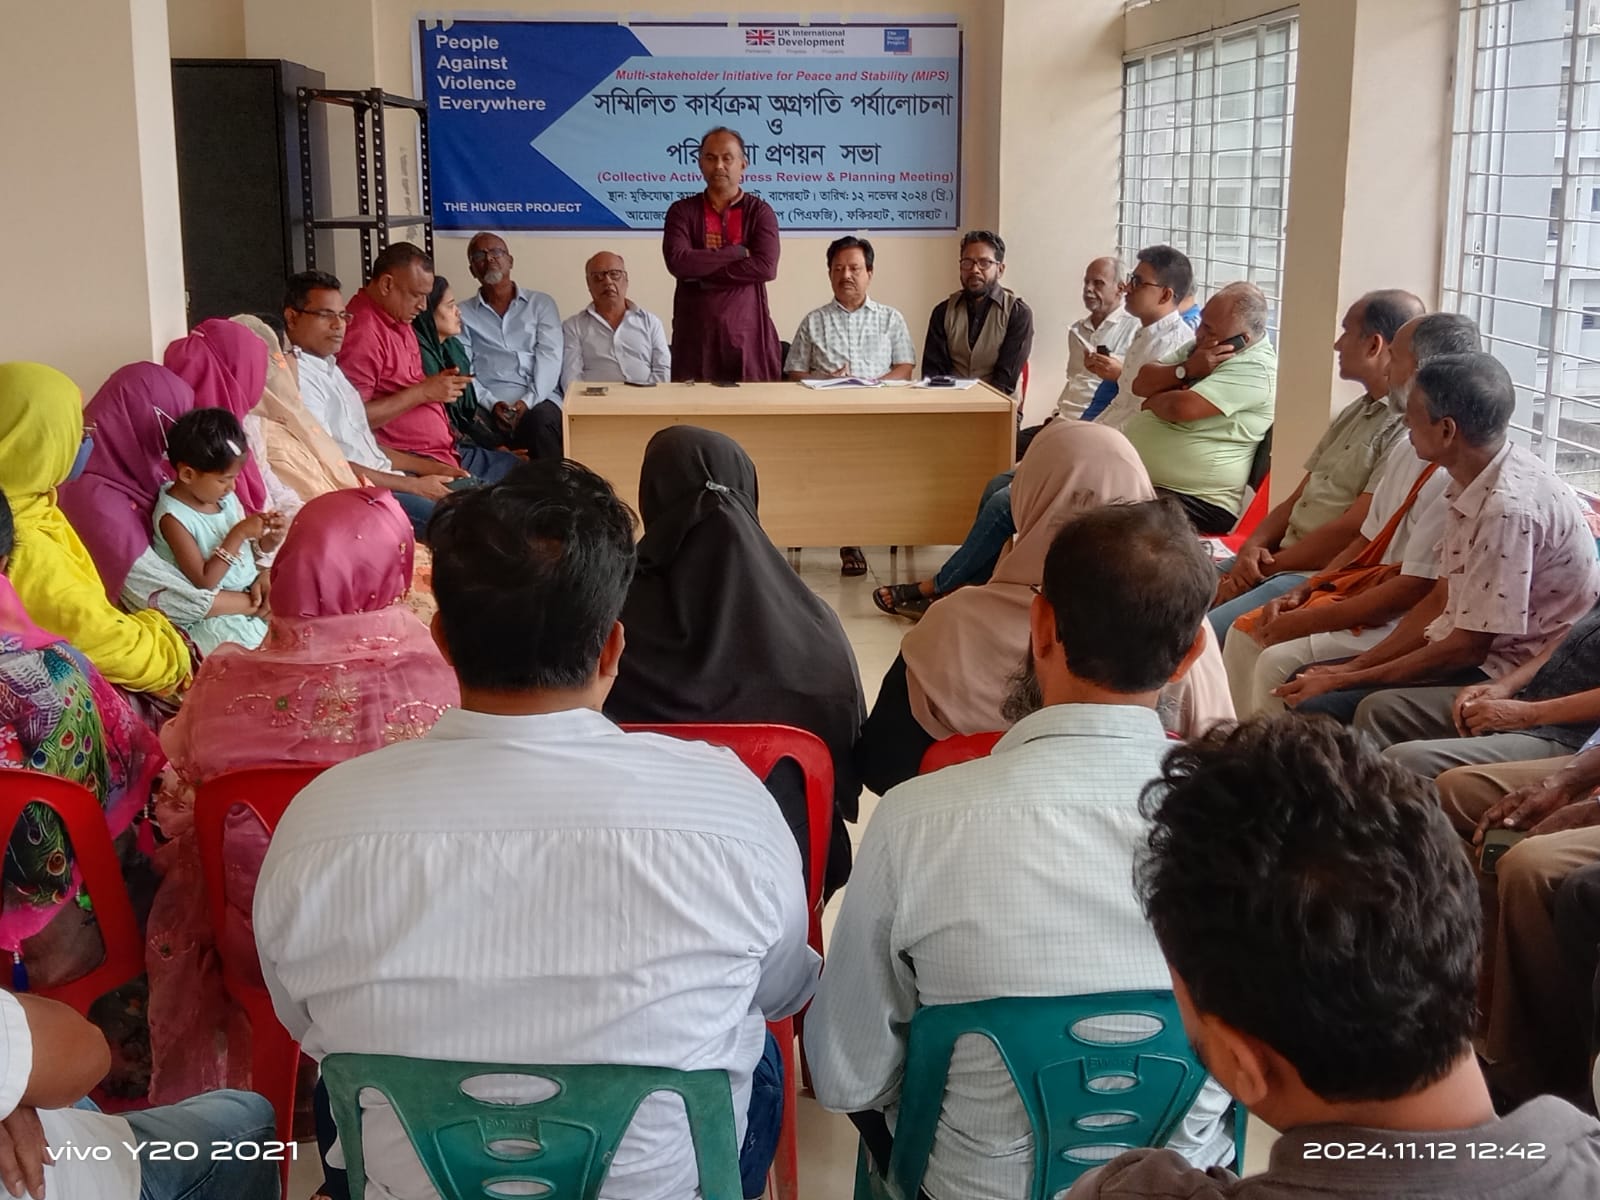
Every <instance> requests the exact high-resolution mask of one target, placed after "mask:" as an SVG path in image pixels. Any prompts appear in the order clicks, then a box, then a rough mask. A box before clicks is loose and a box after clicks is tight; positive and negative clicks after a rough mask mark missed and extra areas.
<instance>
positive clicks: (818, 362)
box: [783, 237, 917, 575]
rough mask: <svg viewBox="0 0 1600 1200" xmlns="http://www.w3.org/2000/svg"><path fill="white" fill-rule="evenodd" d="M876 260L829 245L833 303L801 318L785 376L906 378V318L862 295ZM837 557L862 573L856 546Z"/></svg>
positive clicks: (913, 355) (845, 240)
mask: <svg viewBox="0 0 1600 1200" xmlns="http://www.w3.org/2000/svg"><path fill="white" fill-rule="evenodd" d="M875 261H876V255H875V254H874V252H873V249H872V243H871V242H869V241H867V239H866V238H858V237H842V238H836V239H834V240H833V241H832V242H830V243H829V244H828V283H829V284H830V285H831V286H832V288H833V299H832V300H831V301H829V302H828V303H827V304H824V305H823V306H822V307H821V308H814V309H812V310H811V311H810V312H808V313H807V314H806V315H805V317H804V318H803V319H802V320H801V322H800V327H799V328H798V329H796V330H795V333H794V341H793V342H791V343H790V344H789V356H788V358H786V359H785V360H784V364H783V371H784V378H786V379H790V380H801V379H844V378H847V377H850V376H854V377H856V378H858V379H910V378H911V369H912V368H913V367H914V366H915V365H916V362H917V351H916V347H915V346H913V345H912V343H911V329H910V327H909V326H907V325H906V319H905V317H903V316H902V315H901V314H900V310H899V309H897V308H890V307H889V306H888V305H887V304H879V303H878V302H877V301H876V300H874V299H872V297H870V296H869V295H867V289H868V288H869V287H871V286H872V271H873V265H874V262H875ZM839 558H840V561H841V563H842V567H841V570H842V572H843V573H844V574H845V575H865V574H866V572H867V560H866V558H865V556H864V555H863V554H862V553H861V547H860V546H841V547H839Z"/></svg>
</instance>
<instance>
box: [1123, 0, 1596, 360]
mask: <svg viewBox="0 0 1600 1200" xmlns="http://www.w3.org/2000/svg"><path fill="white" fill-rule="evenodd" d="M1597 2H1600V0H1597ZM1299 40H1300V22H1299V18H1298V17H1296V16H1295V15H1294V14H1293V13H1286V14H1279V15H1276V16H1271V17H1267V18H1264V19H1263V20H1261V21H1259V22H1256V23H1252V24H1247V25H1234V26H1230V27H1229V28H1227V29H1221V30H1217V31H1216V32H1214V33H1208V34H1204V35H1202V36H1200V37H1196V38H1190V39H1187V40H1185V41H1183V42H1179V43H1175V44H1169V45H1164V46H1155V47H1152V48H1150V49H1149V50H1145V51H1141V52H1139V53H1136V54H1133V55H1130V56H1129V57H1128V58H1127V59H1126V60H1125V61H1124V63H1123V72H1122V189H1121V201H1120V204H1119V205H1118V213H1117V246H1118V253H1119V254H1121V256H1122V259H1123V261H1124V263H1125V264H1131V263H1132V261H1133V257H1134V255H1135V254H1136V253H1137V252H1138V251H1139V250H1140V249H1141V248H1142V247H1144V246H1150V245H1155V244H1157V243H1160V242H1167V243H1170V244H1171V245H1174V246H1176V247H1177V248H1178V249H1180V250H1182V251H1183V252H1184V253H1185V254H1187V255H1188V256H1189V259H1190V261H1191V262H1192V263H1193V264H1194V271H1195V290H1196V293H1197V294H1198V295H1199V296H1201V298H1202V299H1203V298H1204V297H1206V296H1208V295H1209V294H1210V293H1211V292H1213V291H1215V290H1216V289H1217V288H1219V287H1221V286H1222V285H1223V284H1226V283H1232V282H1234V281H1235V280H1239V279H1248V280H1251V281H1252V282H1253V283H1256V284H1257V285H1259V286H1260V287H1261V289H1262V290H1263V291H1264V292H1266V294H1267V299H1268V302H1269V304H1270V307H1271V316H1270V324H1271V327H1272V334H1273V336H1274V337H1276V336H1277V325H1278V299H1279V297H1280V295H1281V294H1282V290H1283V284H1282V280H1283V226H1284V205H1285V202H1286V200H1287V197H1288V192H1289V147H1290V145H1291V141H1292V133H1293V126H1294V80H1295V64H1296V56H1297V54H1298V49H1299Z"/></svg>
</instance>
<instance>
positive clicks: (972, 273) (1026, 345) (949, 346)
mask: <svg viewBox="0 0 1600 1200" xmlns="http://www.w3.org/2000/svg"><path fill="white" fill-rule="evenodd" d="M959 265H960V267H961V290H960V291H958V292H956V293H955V294H953V295H951V296H950V297H948V298H947V299H945V300H941V301H940V302H939V303H938V304H937V305H936V306H935V307H934V310H933V315H932V316H931V317H929V319H928V336H927V338H926V340H925V341H924V342H923V347H922V373H923V375H925V376H928V375H954V376H956V377H957V378H958V379H981V380H983V382H984V383H987V384H988V385H989V386H990V387H993V388H995V389H996V390H998V391H1001V392H1004V393H1005V394H1006V395H1008V396H1015V395H1016V394H1017V385H1018V383H1019V382H1020V381H1021V379H1022V368H1023V367H1024V366H1025V365H1027V362H1028V354H1029V352H1030V351H1031V350H1032V349H1033V310H1032V309H1030V308H1029V307H1028V306H1027V304H1026V303H1025V302H1023V300H1021V299H1020V298H1019V297H1018V296H1017V295H1016V294H1015V293H1013V292H1012V291H1011V290H1010V289H1009V288H1003V287H1001V286H1000V280H1001V278H1002V277H1003V276H1004V275H1005V273H1006V244H1005V241H1004V239H1002V238H1001V236H1000V235H999V234H998V233H991V232H990V231H989V230H987V229H974V230H972V231H971V232H970V233H968V234H966V236H964V237H963V238H962V239H961V260H960V263H959Z"/></svg>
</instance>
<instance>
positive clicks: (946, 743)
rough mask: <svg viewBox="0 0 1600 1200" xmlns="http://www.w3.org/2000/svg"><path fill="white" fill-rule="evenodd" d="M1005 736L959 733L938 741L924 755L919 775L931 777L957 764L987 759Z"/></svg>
mask: <svg viewBox="0 0 1600 1200" xmlns="http://www.w3.org/2000/svg"><path fill="white" fill-rule="evenodd" d="M1004 736H1005V733H1004V732H1003V731H999V732H995V733H958V734H956V736H955V737H947V738H945V739H943V740H942V741H937V742H935V743H934V744H933V745H931V746H929V747H928V749H927V750H926V751H925V752H924V753H923V755H922V766H920V767H918V768H917V774H918V775H931V774H933V772H935V771H942V770H943V769H944V768H945V767H953V766H955V765H956V764H957V763H964V762H968V761H970V760H972V759H974V758H984V757H987V755H988V753H989V751H991V750H993V749H994V744H995V743H996V742H998V741H999V740H1000V739H1001V738H1002V737H1004Z"/></svg>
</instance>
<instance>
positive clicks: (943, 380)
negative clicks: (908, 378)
mask: <svg viewBox="0 0 1600 1200" xmlns="http://www.w3.org/2000/svg"><path fill="white" fill-rule="evenodd" d="M924 382H925V383H927V385H928V386H929V387H955V385H956V381H955V379H954V378H953V377H952V376H949V375H929V376H928V378H927V379H926V380H925V381H924Z"/></svg>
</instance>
